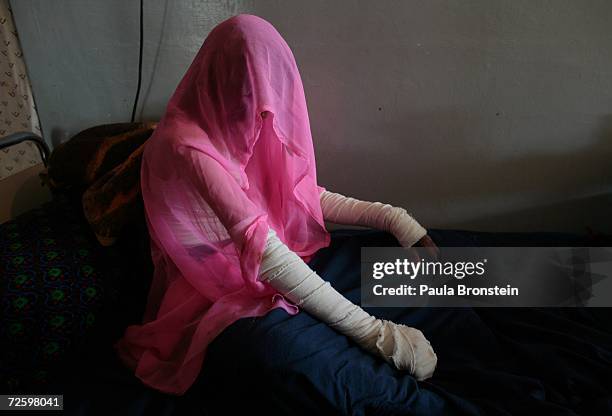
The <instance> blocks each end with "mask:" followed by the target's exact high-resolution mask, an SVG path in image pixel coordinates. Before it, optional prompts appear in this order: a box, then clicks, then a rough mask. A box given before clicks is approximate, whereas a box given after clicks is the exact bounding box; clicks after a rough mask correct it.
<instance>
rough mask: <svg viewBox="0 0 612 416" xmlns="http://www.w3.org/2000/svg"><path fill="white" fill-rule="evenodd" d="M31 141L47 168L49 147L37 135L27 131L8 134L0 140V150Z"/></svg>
mask: <svg viewBox="0 0 612 416" xmlns="http://www.w3.org/2000/svg"><path fill="white" fill-rule="evenodd" d="M26 141H31V142H34V144H36V147H37V148H38V151H39V152H40V158H41V159H42V162H43V164H44V165H45V167H46V166H47V161H48V159H49V146H47V143H45V141H44V140H43V139H42V137H40V136H39V135H37V134H35V133H32V132H29V131H21V132H17V133H13V134H9V135H8V136H4V137H1V138H0V149H4V148H6V147H9V146H13V145H16V144H19V143H21V142H26Z"/></svg>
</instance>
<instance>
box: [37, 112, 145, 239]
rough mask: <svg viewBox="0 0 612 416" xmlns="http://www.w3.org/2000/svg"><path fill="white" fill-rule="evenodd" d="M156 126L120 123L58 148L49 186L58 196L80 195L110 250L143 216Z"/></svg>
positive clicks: (81, 135)
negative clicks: (147, 148) (145, 167)
mask: <svg viewBox="0 0 612 416" xmlns="http://www.w3.org/2000/svg"><path fill="white" fill-rule="evenodd" d="M156 126H157V124H156V123H154V122H145V123H119V124H110V125H102V126H97V127H92V128H90V129H87V130H84V131H82V132H80V133H79V134H77V135H76V136H74V137H73V138H71V139H70V140H68V141H67V142H65V143H63V144H62V145H60V146H59V147H58V148H56V149H55V150H54V151H53V153H52V154H51V157H50V158H49V169H48V174H47V182H48V183H49V186H50V188H51V189H52V190H53V191H54V192H55V193H57V192H58V191H62V192H71V193H76V194H77V195H78V197H79V198H81V201H82V206H83V211H84V214H85V218H86V219H87V221H88V222H89V224H90V226H91V227H92V229H93V231H94V233H95V235H96V237H97V239H98V242H99V243H100V244H102V245H104V246H109V245H112V244H114V243H115V242H116V240H117V238H118V237H119V236H120V235H121V232H122V231H123V229H124V228H125V225H126V224H128V223H130V222H134V221H138V220H140V218H141V217H143V216H144V210H143V204H142V198H141V194H140V164H141V161H142V154H143V152H144V143H145V142H146V140H147V139H148V138H149V137H150V136H151V134H152V133H153V131H154V130H155V127H156Z"/></svg>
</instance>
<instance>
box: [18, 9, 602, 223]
mask: <svg viewBox="0 0 612 416" xmlns="http://www.w3.org/2000/svg"><path fill="white" fill-rule="evenodd" d="M12 6H13V11H14V15H15V19H16V23H17V28H18V31H19V34H20V37H21V42H22V46H23V49H24V53H25V58H26V61H27V64H28V66H29V72H30V77H31V80H32V84H33V89H34V94H35V97H36V99H37V104H38V108H39V114H40V117H41V121H42V127H43V131H44V133H45V134H46V138H47V139H48V140H50V141H55V142H57V141H61V140H65V138H67V137H69V135H71V134H74V133H76V132H77V131H79V130H81V129H83V128H86V127H89V126H92V125H94V124H100V123H108V122H116V121H125V120H127V119H129V116H130V112H131V105H132V100H133V95H134V90H135V85H136V69H137V52H138V44H137V42H138V24H137V23H138V2H137V1H136V0H132V1H126V0H113V1H104V2H100V1H95V0H83V1H76V0H72V1H62V2H56V1H54V2H50V1H45V0H28V1H12ZM239 12H250V13H255V14H258V15H260V16H262V17H264V18H266V19H268V20H269V21H270V22H272V24H274V25H275V26H276V27H277V29H278V30H279V31H280V33H281V34H282V35H283V36H284V37H285V39H286V40H287V42H288V43H289V45H290V46H291V47H292V49H293V51H294V54H295V56H296V59H297V61H298V65H299V67H300V70H301V74H302V78H303V81H304V86H305V89H306V94H307V100H308V104H309V109H310V117H311V123H312V131H313V135H314V140H315V149H316V155H317V166H318V171H319V180H320V182H321V183H322V184H323V185H325V186H326V187H328V188H329V189H331V190H336V191H338V192H342V193H345V194H350V195H353V196H356V197H360V198H364V199H375V200H382V201H386V202H390V203H393V204H396V205H402V206H404V207H406V208H407V209H408V210H409V211H410V212H412V213H413V214H414V215H415V217H417V218H418V219H419V220H420V221H421V222H422V223H423V224H424V225H426V226H436V227H469V228H472V229H483V230H559V231H583V230H584V227H585V226H591V227H593V228H595V229H598V230H603V231H608V232H610V231H612V215H610V214H611V213H612V210H611V208H612V167H611V164H610V159H611V156H612V47H611V45H612V24H610V22H612V2H610V1H606V0H601V1H595V0H592V1H589V2H578V1H569V0H568V1H566V0H557V1H528V0H513V1H510V0H503V1H502V0H495V1H491V0H474V1H425V0H423V1H412V0H405V1H376V2H373V1H365V0H364V1H349V0H341V1H340V0H336V1H312V0H309V1H300V0H291V1H288V0H284V1H266V0H253V1H212V0H208V1H164V0H145V39H146V40H145V60H144V85H143V92H142V97H143V98H144V101H143V103H142V106H141V108H140V114H141V117H142V118H145V119H155V118H159V116H160V115H161V114H162V113H163V110H164V107H165V103H166V100H167V98H168V97H169V95H170V94H171V93H172V91H173V90H174V88H175V87H176V84H177V83H178V81H179V80H180V77H181V76H182V74H183V73H184V71H185V70H186V68H187V66H188V65H189V63H190V61H191V59H192V58H193V56H194V55H195V53H196V51H197V49H198V48H199V46H200V45H201V43H202V41H203V39H204V38H205V36H206V34H207V33H208V31H209V30H210V29H211V28H212V27H213V26H214V25H215V24H216V23H217V22H219V21H220V20H222V19H224V18H226V17H229V16H231V15H233V14H236V13H239Z"/></svg>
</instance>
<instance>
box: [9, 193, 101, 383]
mask: <svg viewBox="0 0 612 416" xmlns="http://www.w3.org/2000/svg"><path fill="white" fill-rule="evenodd" d="M102 261H103V260H102V257H101V253H100V248H99V246H98V244H97V242H96V240H95V237H94V236H93V234H92V232H91V230H90V229H89V227H88V225H87V223H86V222H85V220H84V218H83V215H82V213H81V212H80V211H79V210H78V206H76V207H75V206H73V205H71V204H70V203H69V202H68V200H67V199H62V198H57V199H56V200H54V201H52V202H50V203H48V204H46V205H44V206H43V207H41V208H39V209H35V210H32V211H30V212H28V213H26V214H23V215H21V216H19V217H18V218H17V219H15V220H13V221H9V222H6V223H4V224H1V225H0V307H1V308H2V312H1V317H2V318H1V322H0V351H2V354H0V368H1V369H2V372H1V373H0V377H1V378H2V380H1V384H0V390H3V391H10V392H14V391H20V390H24V389H31V388H36V387H41V386H45V385H47V383H48V382H49V379H50V372H52V371H54V369H57V367H61V364H62V361H63V360H64V359H65V358H66V356H67V355H69V354H70V353H71V351H73V349H74V348H75V347H77V344H78V342H79V340H81V339H82V338H83V337H84V336H85V335H86V334H87V333H88V332H89V331H91V330H92V328H94V327H95V326H96V322H97V320H98V319H99V316H98V314H99V311H100V310H101V306H102V303H103V300H104V298H105V293H104V292H105V286H104V272H103V267H102V268H101V267H100V265H101V264H102V263H101V262H102Z"/></svg>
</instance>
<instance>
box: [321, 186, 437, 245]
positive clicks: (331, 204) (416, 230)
mask: <svg viewBox="0 0 612 416" xmlns="http://www.w3.org/2000/svg"><path fill="white" fill-rule="evenodd" d="M320 199H321V209H322V211H323V218H324V219H325V220H327V221H330V222H333V223H337V224H347V225H360V226H364V227H370V228H376V229H379V230H383V231H387V232H389V233H391V234H393V235H394V236H395V238H397V240H398V241H399V243H400V244H401V245H402V246H404V247H411V246H413V245H418V246H423V247H427V251H428V252H429V254H430V255H431V256H434V257H437V254H438V248H437V246H436V244H435V243H434V242H433V240H432V239H431V238H430V237H429V236H428V235H427V230H426V229H425V228H423V227H422V226H421V224H419V223H418V222H417V221H416V220H415V219H414V218H413V217H412V216H411V215H410V214H409V213H408V212H407V211H406V210H405V209H404V208H400V207H394V206H392V205H389V204H383V203H381V202H370V201H361V200H358V199H355V198H351V197H346V196H344V195H341V194H338V193H335V192H330V191H327V190H324V191H323V192H321V195H320Z"/></svg>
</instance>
